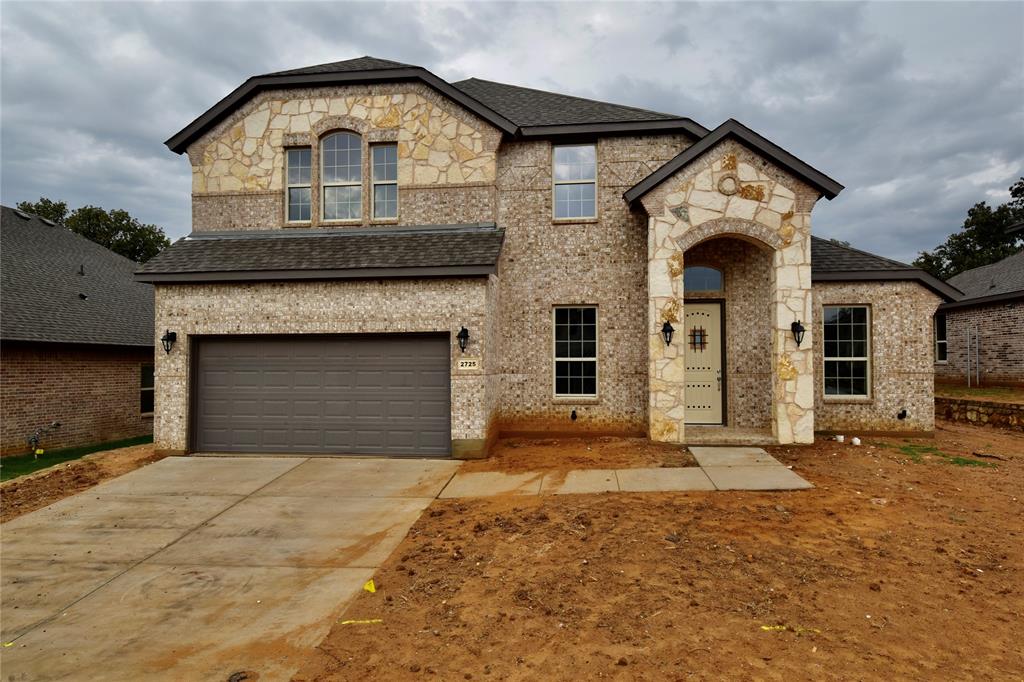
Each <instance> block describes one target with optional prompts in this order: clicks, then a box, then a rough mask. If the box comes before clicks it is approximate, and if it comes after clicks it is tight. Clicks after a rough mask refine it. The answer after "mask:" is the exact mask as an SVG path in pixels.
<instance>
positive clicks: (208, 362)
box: [193, 334, 451, 457]
mask: <svg viewBox="0 0 1024 682" xmlns="http://www.w3.org/2000/svg"><path fill="white" fill-rule="evenodd" d="M193 352H194V353H196V358H195V363H196V364H195V378H194V391H195V392H194V394H193V395H194V396H195V398H194V402H193V405H194V418H193V433H194V447H195V449H196V450H198V451H200V452H263V453H296V454H302V453H306V454H318V453H326V454H373V455H399V456H421V457H423V456H427V457H439V456H440V457H445V456H448V455H449V454H450V446H451V436H450V433H451V429H450V415H451V409H450V406H449V402H450V392H449V386H450V377H449V367H450V364H449V338H448V335H447V334H444V335H437V334H433V335H417V334H408V335H406V334H401V335H399V334H388V335H359V336H250V337H208V338H200V339H198V342H197V343H196V345H195V346H194V348H193Z"/></svg>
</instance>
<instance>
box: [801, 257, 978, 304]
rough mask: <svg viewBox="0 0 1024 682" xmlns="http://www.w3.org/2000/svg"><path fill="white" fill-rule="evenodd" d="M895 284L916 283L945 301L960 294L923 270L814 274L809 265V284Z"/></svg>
mask: <svg viewBox="0 0 1024 682" xmlns="http://www.w3.org/2000/svg"><path fill="white" fill-rule="evenodd" d="M879 281H881V282H897V281H916V282H918V283H920V284H921V285H922V286H923V287H925V288H926V289H929V290H931V291H932V292H934V293H936V294H938V295H939V296H941V297H942V298H943V299H945V300H947V301H955V300H957V299H958V298H960V297H961V296H962V294H961V293H960V292H959V291H957V290H956V289H955V288H953V287H951V286H949V285H948V284H946V283H945V282H943V281H942V280H941V279H939V278H937V277H934V276H932V275H929V274H928V273H927V272H925V271H924V270H918V269H917V268H909V269H907V270H848V271H835V272H816V271H815V270H814V263H813V262H812V263H811V282H879Z"/></svg>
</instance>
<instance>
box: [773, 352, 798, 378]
mask: <svg viewBox="0 0 1024 682" xmlns="http://www.w3.org/2000/svg"><path fill="white" fill-rule="evenodd" d="M778 374H779V378H780V379H782V380H783V381H792V380H793V379H796V375H797V371H796V367H794V366H793V363H792V362H790V361H789V356H788V355H783V356H781V357H780V358H779V372H778Z"/></svg>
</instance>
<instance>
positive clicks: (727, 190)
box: [718, 173, 740, 197]
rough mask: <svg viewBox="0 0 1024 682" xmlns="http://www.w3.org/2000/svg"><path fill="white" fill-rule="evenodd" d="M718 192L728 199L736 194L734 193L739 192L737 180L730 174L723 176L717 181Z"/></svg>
mask: <svg viewBox="0 0 1024 682" xmlns="http://www.w3.org/2000/svg"><path fill="white" fill-rule="evenodd" d="M718 191H719V192H721V193H722V194H724V195H726V196H729V197H731V196H732V195H733V194H736V192H738V191H740V181H739V178H737V177H736V176H735V175H733V174H732V173H728V174H726V175H723V176H722V177H721V178H719V179H718Z"/></svg>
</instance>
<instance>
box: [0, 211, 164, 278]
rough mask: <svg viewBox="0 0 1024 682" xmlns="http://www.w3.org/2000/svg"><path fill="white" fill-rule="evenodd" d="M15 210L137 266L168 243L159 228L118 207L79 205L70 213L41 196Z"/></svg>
mask: <svg viewBox="0 0 1024 682" xmlns="http://www.w3.org/2000/svg"><path fill="white" fill-rule="evenodd" d="M18 210H21V211H25V212H26V213H34V214H35V215H37V216H39V217H40V218H46V219H47V220H52V221H54V222H55V223H61V224H63V225H64V226H65V227H67V228H68V229H69V230H71V231H72V232H74V233H75V234H80V235H82V236H83V237H85V238H86V239H88V240H90V241H94V242H96V243H97V244H100V245H101V246H105V247H107V248H108V249H110V250H111V251H113V252H114V253H119V254H121V255H122V256H124V257H125V258H130V259H132V260H133V261H135V262H137V263H145V262H146V261H147V260H149V259H150V258H152V257H153V256H155V255H156V254H158V253H160V251H161V250H163V249H165V248H167V247H168V246H170V243H171V241H170V240H169V239H168V238H167V235H166V234H164V231H163V230H162V229H161V228H159V227H157V226H156V225H148V224H145V223H143V222H141V221H139V220H138V219H137V218H133V217H132V216H131V215H130V214H129V213H128V211H125V210H122V209H119V208H115V209H113V210H111V211H105V210H103V209H102V208H100V207H98V206H81V207H79V208H76V209H75V210H74V211H71V212H70V213H69V212H68V205H67V203H66V202H63V201H52V200H50V199H47V198H46V197H40V198H39V201H36V202H34V203H33V202H30V201H22V202H21V203H19V204H18Z"/></svg>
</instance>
